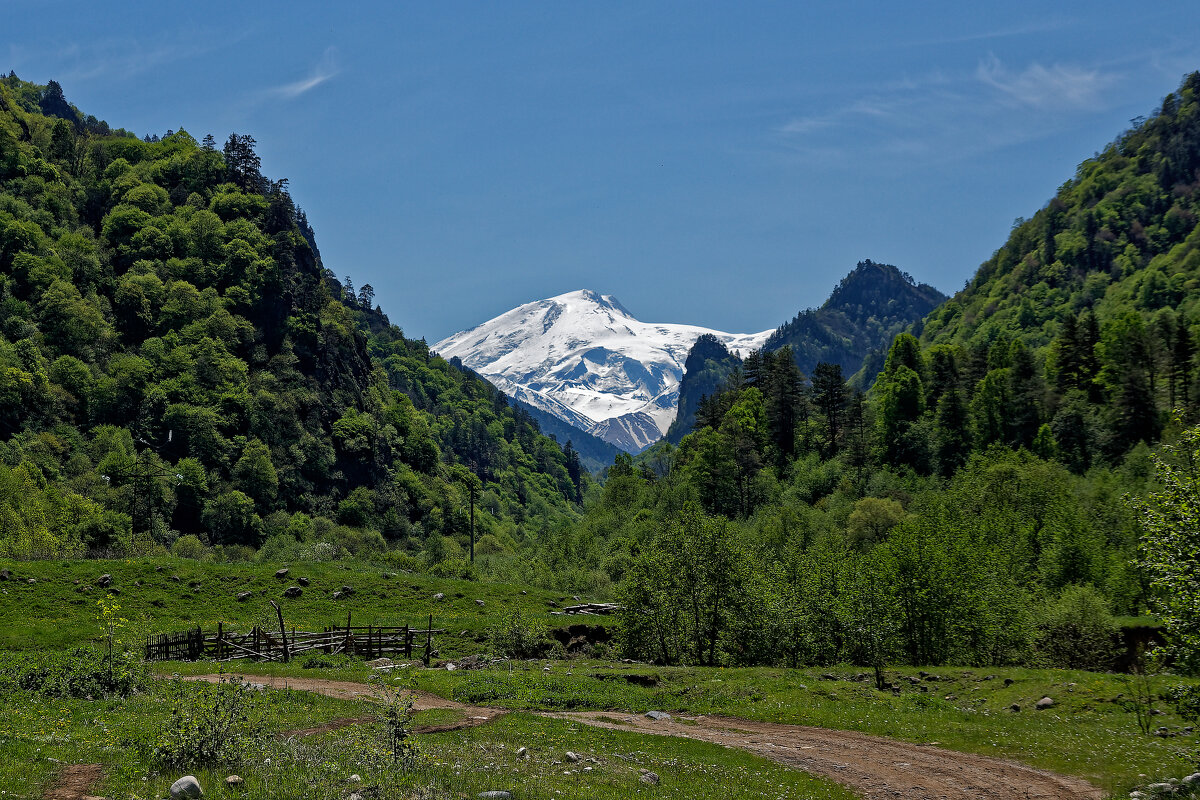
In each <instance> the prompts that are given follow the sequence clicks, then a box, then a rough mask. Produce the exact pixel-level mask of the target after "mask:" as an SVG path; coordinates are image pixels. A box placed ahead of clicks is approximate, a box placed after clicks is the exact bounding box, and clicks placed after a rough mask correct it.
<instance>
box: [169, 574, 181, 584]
mask: <svg viewBox="0 0 1200 800" xmlns="http://www.w3.org/2000/svg"><path fill="white" fill-rule="evenodd" d="M171 580H173V581H175V583H179V582H180V581H181V580H183V578H181V577H179V576H178V575H172V576H171Z"/></svg>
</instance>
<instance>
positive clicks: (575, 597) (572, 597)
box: [571, 594, 579, 603]
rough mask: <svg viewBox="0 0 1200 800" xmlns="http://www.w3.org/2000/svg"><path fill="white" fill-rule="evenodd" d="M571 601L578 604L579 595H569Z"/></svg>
mask: <svg viewBox="0 0 1200 800" xmlns="http://www.w3.org/2000/svg"><path fill="white" fill-rule="evenodd" d="M571 599H572V600H574V601H575V602H576V603H578V602H579V595H577V594H575V595H571Z"/></svg>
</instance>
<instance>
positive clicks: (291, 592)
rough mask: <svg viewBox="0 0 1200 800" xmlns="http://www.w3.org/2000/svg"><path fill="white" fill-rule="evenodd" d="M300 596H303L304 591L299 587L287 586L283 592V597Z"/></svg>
mask: <svg viewBox="0 0 1200 800" xmlns="http://www.w3.org/2000/svg"><path fill="white" fill-rule="evenodd" d="M302 594H304V590H303V589H301V588H300V587H299V586H289V587H288V588H286V589H284V590H283V596H284V597H299V596H300V595H302Z"/></svg>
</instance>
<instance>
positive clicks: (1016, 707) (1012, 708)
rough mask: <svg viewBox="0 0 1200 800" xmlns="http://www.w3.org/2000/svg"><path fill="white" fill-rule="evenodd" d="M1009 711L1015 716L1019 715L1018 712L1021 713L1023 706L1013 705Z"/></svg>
mask: <svg viewBox="0 0 1200 800" xmlns="http://www.w3.org/2000/svg"><path fill="white" fill-rule="evenodd" d="M1008 710H1009V711H1012V712H1013V713H1014V714H1015V713H1017V712H1018V711H1020V710H1021V704H1020V703H1013V704H1012V705H1011V706H1009V707H1008Z"/></svg>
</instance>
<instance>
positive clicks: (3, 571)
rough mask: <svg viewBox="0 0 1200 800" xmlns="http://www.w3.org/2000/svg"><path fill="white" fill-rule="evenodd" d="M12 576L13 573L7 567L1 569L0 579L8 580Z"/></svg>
mask: <svg viewBox="0 0 1200 800" xmlns="http://www.w3.org/2000/svg"><path fill="white" fill-rule="evenodd" d="M11 578H12V573H11V572H9V571H8V570H7V569H0V581H7V580H10V579H11Z"/></svg>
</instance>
